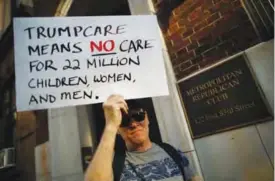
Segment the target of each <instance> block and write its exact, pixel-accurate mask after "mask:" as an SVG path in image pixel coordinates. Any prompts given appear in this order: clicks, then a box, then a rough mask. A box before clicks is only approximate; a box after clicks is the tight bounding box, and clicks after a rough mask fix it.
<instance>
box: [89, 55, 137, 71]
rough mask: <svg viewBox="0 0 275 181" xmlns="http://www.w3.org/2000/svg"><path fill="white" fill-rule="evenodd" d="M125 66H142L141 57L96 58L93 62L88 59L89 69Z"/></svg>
mask: <svg viewBox="0 0 275 181" xmlns="http://www.w3.org/2000/svg"><path fill="white" fill-rule="evenodd" d="M125 65H129V66H130V65H138V66H139V65H140V58H139V55H137V56H136V57H134V58H132V57H123V58H118V57H116V58H113V57H112V58H102V57H96V58H93V59H92V60H89V59H87V68H88V69H89V68H97V67H107V66H125Z"/></svg>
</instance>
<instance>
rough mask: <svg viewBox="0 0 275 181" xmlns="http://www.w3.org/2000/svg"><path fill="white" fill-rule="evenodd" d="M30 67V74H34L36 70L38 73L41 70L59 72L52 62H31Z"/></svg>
mask: <svg viewBox="0 0 275 181" xmlns="http://www.w3.org/2000/svg"><path fill="white" fill-rule="evenodd" d="M29 67H30V72H32V71H33V70H34V69H35V71H37V72H40V71H41V70H43V71H48V70H55V71H56V70H57V68H56V67H54V66H53V61H52V60H45V62H43V61H38V60H34V61H30V63H29Z"/></svg>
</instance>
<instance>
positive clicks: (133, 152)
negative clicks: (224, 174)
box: [85, 95, 200, 181]
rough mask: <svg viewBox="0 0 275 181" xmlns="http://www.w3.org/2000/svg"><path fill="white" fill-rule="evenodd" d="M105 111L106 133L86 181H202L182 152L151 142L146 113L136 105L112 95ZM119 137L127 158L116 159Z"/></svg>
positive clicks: (134, 102) (118, 155)
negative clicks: (116, 145) (116, 142)
mask: <svg viewBox="0 0 275 181" xmlns="http://www.w3.org/2000/svg"><path fill="white" fill-rule="evenodd" d="M103 109H104V115H105V121H106V124H105V129H104V132H103V135H102V137H101V141H100V143H99V145H98V148H97V150H96V152H95V155H94V157H93V160H92V162H91V163H90V165H89V167H88V169H87V172H86V174H85V181H113V180H115V181H119V180H120V181H128V180H142V181H146V180H160V181H168V180H170V181H171V180H173V181H182V180H185V181H199V180H200V179H199V178H198V177H195V175H194V173H193V171H192V170H191V169H190V167H189V162H188V159H187V158H186V157H185V156H184V155H183V153H182V152H180V151H175V149H174V148H173V147H171V146H170V145H167V144H164V143H162V144H156V143H153V142H151V140H150V138H149V120H148V116H147V113H146V110H144V108H143V106H142V105H141V104H139V103H138V102H137V101H133V100H130V101H125V100H124V98H123V97H122V96H120V95H111V96H110V97H109V98H108V99H107V100H106V101H105V102H104V104H103ZM117 133H118V134H120V135H121V137H122V138H123V140H124V141H125V145H126V148H127V151H126V153H124V155H123V154H121V153H120V154H117V153H115V157H114V145H115V138H116V134H117ZM112 163H113V168H112Z"/></svg>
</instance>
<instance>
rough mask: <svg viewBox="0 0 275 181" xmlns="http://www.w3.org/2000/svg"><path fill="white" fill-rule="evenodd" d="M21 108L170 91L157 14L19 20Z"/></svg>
mask: <svg viewBox="0 0 275 181" xmlns="http://www.w3.org/2000/svg"><path fill="white" fill-rule="evenodd" d="M14 41H15V42H14V47H15V73H16V105H17V111H25V110H36V109H48V108H57V107H63V106H73V105H83V104H92V103H99V102H103V101H105V100H106V99H107V97H108V96H109V95H111V94H121V95H123V96H124V98H125V99H132V98H143V97H153V96H163V95H168V94H169V93H168V87H167V80H166V73H165V67H164V61H163V55H162V47H161V40H160V32H159V29H158V24H157V19H156V17H155V16H153V15H152V16H151V15H145V16H105V17H104V16H100V17H54V18H52V17H51V18H15V19H14Z"/></svg>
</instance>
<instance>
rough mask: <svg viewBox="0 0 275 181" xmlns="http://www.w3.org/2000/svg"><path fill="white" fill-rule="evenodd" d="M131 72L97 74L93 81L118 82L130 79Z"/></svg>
mask: <svg viewBox="0 0 275 181" xmlns="http://www.w3.org/2000/svg"><path fill="white" fill-rule="evenodd" d="M131 80H132V74H131V73H127V74H124V73H113V74H107V75H104V74H99V75H95V76H94V82H95V83H105V82H108V83H109V82H120V81H131Z"/></svg>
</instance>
